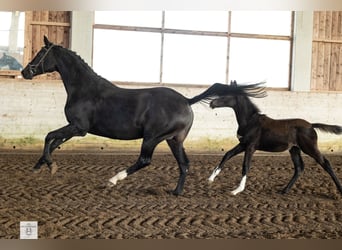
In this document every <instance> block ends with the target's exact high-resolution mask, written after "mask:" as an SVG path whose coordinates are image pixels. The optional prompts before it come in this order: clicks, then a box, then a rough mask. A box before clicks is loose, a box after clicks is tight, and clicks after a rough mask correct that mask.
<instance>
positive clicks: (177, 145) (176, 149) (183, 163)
mask: <svg viewBox="0 0 342 250" xmlns="http://www.w3.org/2000/svg"><path fill="white" fill-rule="evenodd" d="M167 144H168V145H169V147H170V148H171V151H172V153H173V155H174V157H175V158H176V160H177V163H178V166H179V179H178V183H177V187H176V189H175V190H174V191H173V194H174V195H180V194H181V193H182V191H183V187H184V182H185V178H186V175H187V173H188V170H189V159H188V157H187V156H186V154H185V151H184V148H183V142H178V141H177V140H176V139H175V138H173V139H170V140H167Z"/></svg>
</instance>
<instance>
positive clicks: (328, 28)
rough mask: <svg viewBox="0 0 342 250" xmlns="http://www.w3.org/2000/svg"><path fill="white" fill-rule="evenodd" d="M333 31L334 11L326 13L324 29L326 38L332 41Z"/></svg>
mask: <svg viewBox="0 0 342 250" xmlns="http://www.w3.org/2000/svg"><path fill="white" fill-rule="evenodd" d="M331 29H332V11H326V12H325V28H324V31H325V32H324V33H325V34H324V38H325V39H331Z"/></svg>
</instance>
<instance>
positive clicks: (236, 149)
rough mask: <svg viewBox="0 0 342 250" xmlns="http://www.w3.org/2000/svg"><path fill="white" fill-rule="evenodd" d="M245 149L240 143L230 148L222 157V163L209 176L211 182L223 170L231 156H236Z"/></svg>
mask: <svg viewBox="0 0 342 250" xmlns="http://www.w3.org/2000/svg"><path fill="white" fill-rule="evenodd" d="M244 150H245V149H244V147H243V146H242V145H241V144H238V145H237V146H235V147H234V148H233V149H231V150H229V151H228V152H227V153H226V154H225V155H224V156H223V158H222V160H221V162H220V164H219V165H218V166H217V167H216V168H215V169H214V171H213V173H212V174H211V175H210V177H209V179H208V180H209V182H213V181H214V180H215V177H216V176H217V175H218V174H219V173H220V172H221V170H222V167H223V166H224V164H225V162H226V161H228V160H229V159H230V158H232V157H234V156H235V155H237V154H240V153H241V152H243V151H244Z"/></svg>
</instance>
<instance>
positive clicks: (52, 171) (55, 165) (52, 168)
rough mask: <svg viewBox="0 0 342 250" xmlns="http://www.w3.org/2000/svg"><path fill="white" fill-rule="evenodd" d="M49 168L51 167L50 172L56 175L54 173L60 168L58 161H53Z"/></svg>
mask: <svg viewBox="0 0 342 250" xmlns="http://www.w3.org/2000/svg"><path fill="white" fill-rule="evenodd" d="M49 168H50V173H51V175H54V174H55V173H56V172H57V170H58V166H57V164H56V162H53V163H52V164H51V165H50V166H49Z"/></svg>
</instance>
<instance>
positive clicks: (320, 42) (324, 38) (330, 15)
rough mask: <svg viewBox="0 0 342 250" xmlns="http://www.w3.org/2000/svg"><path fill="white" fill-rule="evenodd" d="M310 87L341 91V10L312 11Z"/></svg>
mask: <svg viewBox="0 0 342 250" xmlns="http://www.w3.org/2000/svg"><path fill="white" fill-rule="evenodd" d="M311 89H312V90H321V91H342V11H316V12H314V30H313V44H312V72H311Z"/></svg>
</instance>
